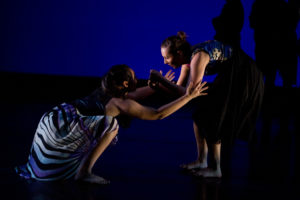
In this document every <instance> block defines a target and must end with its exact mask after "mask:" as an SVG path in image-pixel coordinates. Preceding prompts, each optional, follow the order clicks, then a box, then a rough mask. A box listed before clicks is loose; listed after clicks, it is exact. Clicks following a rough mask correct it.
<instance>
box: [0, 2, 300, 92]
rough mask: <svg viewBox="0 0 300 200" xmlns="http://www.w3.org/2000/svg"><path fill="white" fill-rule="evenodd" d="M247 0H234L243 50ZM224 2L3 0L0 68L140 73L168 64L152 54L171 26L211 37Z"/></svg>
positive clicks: (198, 38)
mask: <svg viewBox="0 0 300 200" xmlns="http://www.w3.org/2000/svg"><path fill="white" fill-rule="evenodd" d="M253 1H254V0H242V3H243V6H244V10H245V23H244V28H243V30H242V33H241V35H242V41H241V45H242V48H243V49H244V50H245V51H246V52H247V53H248V54H249V55H250V56H251V57H254V46H255V44H254V40H253V30H252V29H250V27H249V20H248V16H249V14H250V11H251V6H252V3H253ZM224 4H225V0H209V1H207V0H197V1H195V0H185V1H171V0H165V1H163V0H151V1H144V0H140V1H136V0H126V1H123V0H110V1H99V0H85V1H83V0H72V1H71V0H64V1H59V0H51V1H50V0H44V1H38V0H32V1H24V0H4V1H1V4H0V13H1V14H0V15H1V21H0V22H1V23H0V25H1V27H0V30H1V39H0V70H1V71H13V72H25V73H37V74H55V75H72V76H73V75H75V76H101V75H102V74H103V73H105V72H106V71H107V69H108V68H109V67H110V66H111V65H114V64H120V63H125V64H128V65H130V66H131V67H132V68H133V69H134V70H135V71H136V74H137V76H138V77H139V78H147V77H148V72H149V70H150V69H151V68H154V69H162V70H163V71H164V72H166V71H167V70H168V69H169V68H168V67H166V66H165V65H164V64H163V60H162V57H161V55H160V43H161V41H162V40H163V39H165V38H166V37H167V36H170V35H173V34H176V33H177V31H179V30H183V31H185V32H186V33H187V34H188V35H189V38H188V40H189V41H190V42H191V43H192V44H195V43H198V42H202V41H205V40H209V39H212V38H213V36H214V33H215V32H214V29H213V27H212V23H211V20H212V18H214V17H216V16H218V15H219V14H220V12H221V9H222V7H223V5H224ZM299 33H300V31H299V26H298V34H299ZM298 68H299V67H298ZM299 73H300V72H299V70H298V80H297V86H300V80H299ZM177 75H179V72H178V71H177ZM277 85H281V80H280V78H278V79H277Z"/></svg>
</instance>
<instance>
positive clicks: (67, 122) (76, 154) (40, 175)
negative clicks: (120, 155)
mask: <svg viewBox="0 0 300 200" xmlns="http://www.w3.org/2000/svg"><path fill="white" fill-rule="evenodd" d="M117 128H118V123H117V120H116V119H115V118H113V117H111V116H106V115H83V114H82V113H80V112H79V110H78V109H77V108H76V107H75V106H74V105H72V104H67V103H63V104H61V105H59V106H56V107H54V108H53V109H52V110H50V111H49V112H47V113H45V114H44V115H43V116H42V118H41V120H40V122H39V124H38V127H37V129H36V132H35V135H34V139H33V143H32V146H31V150H30V154H29V157H28V162H27V163H26V164H25V165H22V166H18V167H16V168H15V170H16V172H17V173H18V174H19V175H20V176H21V177H24V178H26V179H36V180H40V181H55V180H65V179H69V178H71V177H73V176H74V175H75V174H76V173H77V170H78V167H79V165H80V163H81V160H82V159H83V158H84V157H85V156H86V155H87V154H88V153H89V152H90V151H91V149H93V148H94V147H95V145H96V144H97V143H98V142H99V140H101V137H102V136H103V135H104V134H105V133H109V132H111V131H113V130H116V129H117ZM116 141H117V138H115V139H114V140H113V143H116Z"/></svg>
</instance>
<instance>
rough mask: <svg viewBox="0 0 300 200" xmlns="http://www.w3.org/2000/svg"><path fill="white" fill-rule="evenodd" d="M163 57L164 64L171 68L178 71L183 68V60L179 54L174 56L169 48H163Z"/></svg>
mask: <svg viewBox="0 0 300 200" xmlns="http://www.w3.org/2000/svg"><path fill="white" fill-rule="evenodd" d="M160 50H161V55H162V57H163V58H164V63H165V64H167V65H169V66H170V67H172V68H174V69H176V68H178V67H180V66H181V64H182V63H181V62H180V60H181V58H180V55H179V54H176V55H174V54H172V53H170V51H169V48H168V47H161V49H160Z"/></svg>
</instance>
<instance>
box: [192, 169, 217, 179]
mask: <svg viewBox="0 0 300 200" xmlns="http://www.w3.org/2000/svg"><path fill="white" fill-rule="evenodd" d="M193 175H194V176H196V177H203V178H221V177H222V172H221V170H220V169H209V168H206V169H203V170H199V171H195V172H193Z"/></svg>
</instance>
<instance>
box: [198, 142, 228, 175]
mask: <svg viewBox="0 0 300 200" xmlns="http://www.w3.org/2000/svg"><path fill="white" fill-rule="evenodd" d="M211 151H212V156H213V159H214V162H215V163H214V164H215V166H214V167H213V168H207V169H203V170H200V171H197V172H195V173H194V175H195V176H202V177H204V178H221V177H222V172H221V142H220V143H216V144H212V145H211Z"/></svg>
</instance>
